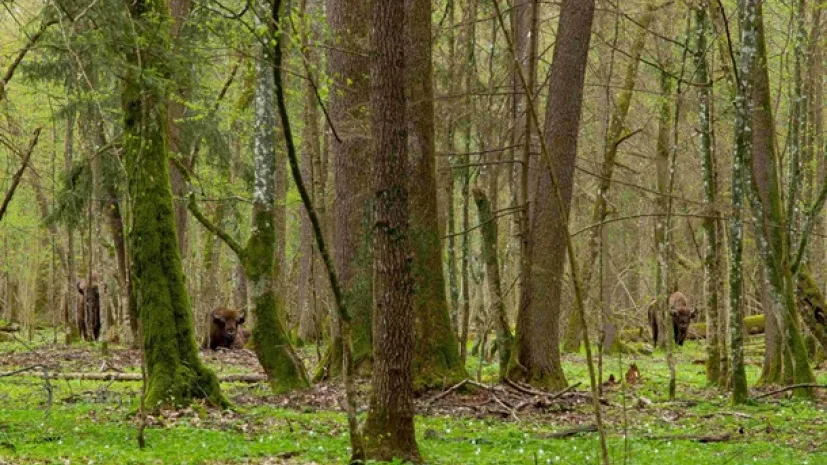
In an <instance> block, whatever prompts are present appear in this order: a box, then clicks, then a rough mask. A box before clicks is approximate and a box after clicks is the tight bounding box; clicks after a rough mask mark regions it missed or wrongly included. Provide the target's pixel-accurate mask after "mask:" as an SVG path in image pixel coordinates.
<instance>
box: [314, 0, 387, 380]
mask: <svg viewBox="0 0 827 465" xmlns="http://www.w3.org/2000/svg"><path fill="white" fill-rule="evenodd" d="M370 8H371V1H370V0H355V1H345V0H327V21H328V25H329V26H330V28H331V30H332V32H333V35H334V38H335V44H336V46H335V47H330V48H329V49H328V55H327V63H328V73H329V74H330V76H331V78H332V79H333V85H332V88H333V89H334V90H333V92H331V93H330V103H329V107H330V110H329V111H330V117H331V119H332V122H333V126H334V128H335V133H332V134H331V136H330V157H331V161H332V163H333V171H334V175H333V176H334V186H333V190H334V197H335V198H334V204H333V205H334V213H333V259H334V260H335V262H336V270H337V272H338V273H339V279H340V281H341V284H342V291H343V292H344V299H345V302H346V303H347V308H348V309H349V310H350V313H351V315H352V317H353V323H352V325H353V326H352V327H353V341H352V343H353V362H354V364H355V366H356V369H357V370H359V367H360V366H366V362H369V361H370V358H371V311H372V305H373V304H372V299H373V271H372V270H371V263H372V260H373V255H372V254H373V251H372V249H371V241H372V234H373V228H372V226H373V211H372V210H373V200H372V199H371V178H370V172H371V166H372V165H371V163H372V160H371V156H370V155H371V147H372V142H371V141H370V139H369V137H368V134H369V125H370V120H369V115H370V112H369V108H368V104H369V100H370V74H369V71H368V70H369V69H370V60H369V57H368V54H367V51H366V50H367V43H368V35H369V30H370ZM354 52H356V53H354ZM330 327H331V332H332V343H331V344H330V346H329V349H328V353H327V355H326V363H325V364H324V365H322V367H321V371H320V372H319V373H317V376H316V377H317V378H318V377H326V376H334V375H337V374H338V373H339V372H340V371H341V368H342V353H341V348H342V343H341V335H339V334H338V332H337V329H336V328H337V325H330Z"/></svg>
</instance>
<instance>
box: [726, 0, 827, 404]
mask: <svg viewBox="0 0 827 465" xmlns="http://www.w3.org/2000/svg"><path fill="white" fill-rule="evenodd" d="M740 18H741V21H742V33H741V40H742V44H741V53H742V57H741V63H742V66H741V67H740V69H739V78H740V81H741V83H740V85H739V87H740V89H739V91H740V92H743V94H745V95H746V96H747V97H746V98H747V99H748V100H747V101H748V102H749V106H748V109H749V112H750V113H749V118H750V124H751V126H747V128H749V129H750V131H749V132H748V134H749V135H750V141H749V145H748V146H747V148H748V150H746V151H745V153H744V156H745V164H746V167H747V168H749V169H750V170H751V176H747V177H745V181H744V182H746V183H747V184H746V187H747V188H748V192H749V195H748V197H749V200H750V204H751V206H752V211H753V213H754V215H755V216H756V218H757V219H758V229H759V234H758V235H759V241H758V244H759V253H760V255H761V257H762V259H763V261H764V264H765V267H766V268H765V269H766V273H767V280H768V281H769V283H770V285H771V289H772V297H773V301H774V302H775V303H776V305H774V306H773V308H774V309H776V310H777V312H776V313H777V316H778V318H779V322H780V326H781V330H782V332H783V334H784V341H785V344H786V345H787V349H788V350H789V351H790V356H791V358H792V363H793V367H792V371H793V381H794V382H795V383H801V384H806V383H812V382H813V381H814V380H815V377H814V376H813V372H812V369H811V368H810V365H809V362H808V359H807V350H806V347H805V346H804V340H803V338H802V337H801V331H800V329H799V322H798V320H799V315H798V307H797V300H796V296H795V292H796V277H795V276H794V274H793V273H795V272H796V270H793V269H792V264H793V257H792V253H791V252H790V249H791V244H790V236H789V229H788V227H787V226H788V221H789V218H790V212H785V211H784V206H783V201H782V195H783V194H782V192H781V181H780V175H779V173H778V168H777V166H778V165H777V164H778V158H777V155H776V152H775V125H774V121H773V114H772V99H771V96H770V81H769V69H768V67H767V49H766V38H765V32H764V19H763V7H762V2H761V1H759V0H745V1H744V2H743V4H742V5H741V10H740ZM747 47H750V48H749V49H748V48H747ZM747 60H749V61H747ZM750 81H751V82H750ZM739 98H740V96H739ZM741 104H745V103H744V102H741ZM736 108H739V107H736ZM739 109H740V108H739ZM744 111H746V110H744ZM736 136H737V134H736ZM734 172H735V170H734V169H733V173H734ZM733 182H734V180H733ZM733 266H734V264H733ZM731 308H732V309H733V311H736V310H737V309H739V308H740V307H739V306H736V305H732V306H731ZM735 321H736V319H735V317H733V318H732V319H731V324H730V332H731V333H732V339H736V337H737V338H740V334H738V332H740V328H733V326H735V325H734V323H735ZM731 343H732V346H733V360H732V364H733V372H735V370H736V360H735V356H736V355H738V356H739V357H742V356H743V355H742V354H741V353H740V350H739V349H738V347H736V345H737V344H736V343H740V341H739V340H736V341H732V342H731ZM739 362H740V360H739ZM738 377H740V375H738V376H737V377H734V378H733V379H734V380H736V381H739V380H738V379H737V378H738ZM739 382H740V381H739ZM745 382H746V381H744V383H745ZM736 388H737V386H736ZM738 390H739V391H740V389H738ZM795 392H796V394H797V395H800V396H809V395H811V391H810V390H808V389H797V390H796V391H795ZM745 396H746V395H745V394H743V399H742V398H741V397H738V395H733V399H734V400H735V401H736V402H738V401H741V400H745V399H746V397H745Z"/></svg>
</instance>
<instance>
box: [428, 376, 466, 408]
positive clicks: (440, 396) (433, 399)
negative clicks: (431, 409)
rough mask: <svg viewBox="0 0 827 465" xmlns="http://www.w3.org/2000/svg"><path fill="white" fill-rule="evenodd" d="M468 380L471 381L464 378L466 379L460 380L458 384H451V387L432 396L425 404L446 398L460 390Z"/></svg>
mask: <svg viewBox="0 0 827 465" xmlns="http://www.w3.org/2000/svg"><path fill="white" fill-rule="evenodd" d="M468 381H469V380H468V379H464V380H462V381H460V382H458V383H457V384H455V385H453V386H451V387H450V388H448V389H446V390H445V391H443V392H441V393H439V394H437V395H435V396H434V397H431V399H430V400H428V401H427V402H425V405H431V404H433V403H434V402H436V401H438V400H439V399H442V398H445V397H446V396H448V395H450V394H451V393H452V392H454V391H456V390H458V389H459V388H461V387H463V386H465V385H466V384H467V383H468Z"/></svg>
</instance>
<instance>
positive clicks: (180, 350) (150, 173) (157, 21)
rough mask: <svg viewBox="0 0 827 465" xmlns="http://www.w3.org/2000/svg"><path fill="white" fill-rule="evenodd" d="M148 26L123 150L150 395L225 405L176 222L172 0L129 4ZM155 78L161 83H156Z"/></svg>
mask: <svg viewBox="0 0 827 465" xmlns="http://www.w3.org/2000/svg"><path fill="white" fill-rule="evenodd" d="M129 8H130V13H131V15H132V19H133V21H134V22H135V23H136V28H135V30H137V31H140V32H139V34H140V35H139V37H136V38H135V43H137V44H141V46H140V47H139V48H138V49H136V50H135V51H134V55H132V56H131V57H130V58H131V59H130V60H129V62H130V63H136V64H137V63H140V64H141V66H140V67H137V65H136V66H135V67H130V68H129V69H128V70H127V73H126V78H125V80H124V87H123V94H122V103H123V112H124V136H123V153H124V157H125V160H126V172H127V173H128V176H129V178H128V182H129V192H130V194H131V201H132V205H131V206H132V208H131V213H132V228H131V230H130V231H129V242H130V248H129V252H130V259H131V260H130V261H131V264H132V271H133V277H134V288H135V290H136V295H135V298H136V301H137V305H138V309H139V315H140V321H141V329H142V334H143V348H144V357H145V360H146V368H147V385H146V392H145V403H146V405H147V406H149V407H150V408H157V407H158V406H160V405H162V404H174V405H182V404H186V403H188V402H190V401H191V400H192V399H196V398H203V399H206V400H207V401H208V402H209V403H211V404H214V405H220V406H224V405H227V401H226V399H225V398H224V396H223V395H222V394H221V390H220V388H219V385H218V378H216V376H215V374H214V373H213V372H212V371H210V370H209V369H207V368H206V367H205V366H204V365H203V364H202V363H201V360H200V359H199V358H198V348H197V346H196V343H195V337H194V331H193V321H192V312H191V308H190V300H189V295H188V294H187V289H186V283H185V281H184V274H183V271H182V268H181V255H180V253H179V250H178V240H177V237H176V230H175V214H174V209H173V204H172V190H171V187H170V173H169V153H168V148H167V133H166V130H167V127H166V109H165V107H164V102H165V101H166V98H165V97H166V95H164V93H163V87H160V86H158V85H157V79H158V78H161V77H163V76H164V75H165V72H164V69H165V66H166V64H165V59H166V53H167V52H168V50H169V5H168V4H167V2H166V0H138V1H135V2H132V3H130V4H129ZM151 82H155V83H156V84H151Z"/></svg>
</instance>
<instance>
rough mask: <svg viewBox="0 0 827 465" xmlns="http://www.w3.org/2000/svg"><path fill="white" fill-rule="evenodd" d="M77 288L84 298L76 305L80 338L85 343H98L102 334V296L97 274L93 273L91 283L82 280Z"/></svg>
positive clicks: (76, 319)
mask: <svg viewBox="0 0 827 465" xmlns="http://www.w3.org/2000/svg"><path fill="white" fill-rule="evenodd" d="M76 287H77V289H78V292H79V293H80V295H81V296H83V298H82V299H80V300H78V301H77V302H76V304H75V321H76V323H77V325H78V331H79V332H80V337H82V338H83V340H85V341H97V340H98V338H99V337H100V334H101V296H100V286H98V275H97V273H92V279H91V280H90V282H89V283H87V282H86V280H85V279H81V280H80V281H78V282H77V284H76Z"/></svg>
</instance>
